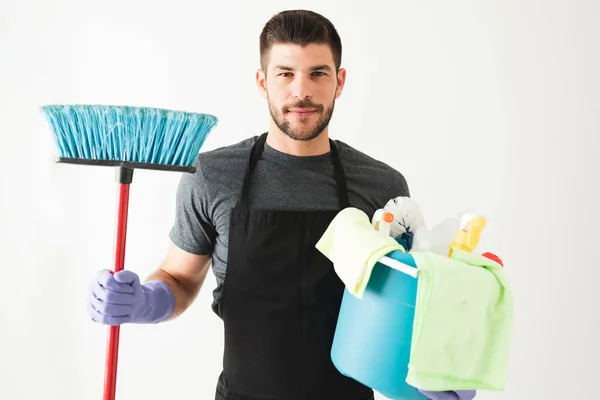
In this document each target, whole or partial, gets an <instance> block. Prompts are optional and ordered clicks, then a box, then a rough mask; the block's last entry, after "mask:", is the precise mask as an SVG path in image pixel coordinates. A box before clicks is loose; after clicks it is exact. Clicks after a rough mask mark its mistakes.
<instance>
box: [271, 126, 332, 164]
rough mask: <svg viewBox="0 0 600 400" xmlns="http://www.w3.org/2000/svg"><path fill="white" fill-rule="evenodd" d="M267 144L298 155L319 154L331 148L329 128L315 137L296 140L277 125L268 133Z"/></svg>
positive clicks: (278, 149) (283, 151)
mask: <svg viewBox="0 0 600 400" xmlns="http://www.w3.org/2000/svg"><path fill="white" fill-rule="evenodd" d="M267 144H268V145H269V146H270V147H272V148H273V149H275V150H277V151H280V152H282V153H286V154H290V155H292V156H297V157H307V156H319V155H322V154H326V153H328V152H329V151H330V150H331V147H330V145H329V134H328V130H327V128H325V130H324V131H323V132H322V133H321V134H320V135H319V136H318V137H317V138H315V139H312V140H306V141H303V140H294V139H292V138H291V137H289V136H288V135H286V134H285V133H283V132H281V131H280V130H279V129H278V128H277V127H275V128H271V129H270V130H269V133H268V134H267Z"/></svg>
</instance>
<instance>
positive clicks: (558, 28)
mask: <svg viewBox="0 0 600 400" xmlns="http://www.w3.org/2000/svg"><path fill="white" fill-rule="evenodd" d="M297 7H301V8H309V9H313V10H315V11H318V12H321V13H323V14H325V15H326V16H327V17H329V18H330V19H331V20H332V21H333V22H334V24H335V25H336V26H337V28H338V30H339V33H340V34H341V36H342V40H343V45H344V55H343V64H344V66H345V67H346V68H347V69H348V81H347V87H346V89H345V92H344V94H343V95H342V97H341V99H340V100H339V101H338V103H337V105H336V112H335V114H334V120H333V122H332V126H331V134H332V136H333V137H334V138H337V139H341V140H344V141H346V142H348V143H350V144H351V145H353V146H355V147H357V148H359V149H360V150H362V151H364V152H367V153H368V154H370V155H372V156H374V157H376V158H379V159H381V160H383V161H385V162H387V163H389V164H390V165H392V166H394V167H396V168H397V169H398V170H400V171H401V172H402V173H403V174H404V175H405V176H406V178H407V179H408V182H409V184H410V189H411V191H412V195H413V197H414V198H415V199H416V200H418V201H419V203H420V204H421V205H422V207H423V210H424V212H425V214H426V217H427V219H428V222H429V223H431V224H434V223H436V222H438V221H439V220H441V219H442V218H445V217H447V216H452V215H454V214H455V213H456V212H458V211H460V210H461V209H463V208H465V207H469V206H471V205H476V206H479V207H484V208H485V209H487V210H488V211H489V212H490V218H489V220H488V226H487V227H486V229H485V231H484V234H483V238H482V242H481V244H480V248H479V250H480V251H484V250H488V251H493V252H496V253H497V254H499V255H500V256H501V257H502V258H503V260H504V262H505V265H506V268H507V272H508V274H509V278H510V281H511V283H512V285H513V289H514V291H515V301H516V315H515V325H514V335H513V341H512V346H511V361H510V369H509V375H508V381H507V386H506V390H505V391H504V392H503V393H483V392H482V393H480V395H479V396H478V399H512V400H537V399H583V398H586V399H589V398H597V397H598V391H597V385H598V374H599V373H600V367H598V360H599V359H600V345H599V344H598V337H599V334H600V325H599V323H600V313H599V312H598V307H599V306H600V302H599V296H598V295H597V294H595V293H594V291H595V290H597V287H598V278H599V277H600V274H599V273H598V268H599V267H600V265H599V263H598V261H597V257H595V256H594V255H595V250H594V246H595V245H596V243H597V242H598V239H599V235H598V233H597V232H598V231H597V230H598V226H599V225H600V213H599V212H598V208H597V207H598V203H599V200H600V199H599V195H598V193H599V192H598V188H597V186H598V184H599V181H598V172H599V171H600V161H598V160H599V158H600V150H599V144H600V143H599V142H600V133H599V128H600V113H599V111H600V74H599V71H600V28H598V20H599V18H600V3H598V2H597V1H596V0H589V1H583V0H581V1H574V0H562V1H558V0H552V1H541V0H538V1H535V0H511V1H480V0H473V1H452V2H450V1H441V0H438V1H428V2H424V1H419V2H416V1H414V2H408V1H404V2H396V1H394V2H392V1H369V2H366V3H365V2H358V1H354V2H341V1H302V2H300V1H257V2H245V1H230V0H228V1H222V2H217V1H214V2H203V1H181V0H173V1H171V2H165V1H132V0H127V1H119V2H117V1H103V2H87V1H77V2H76V1H75V0H72V1H67V0H54V1H52V2H48V1H41V0H36V1H17V0H2V1H1V2H0V128H1V129H0V135H1V142H0V182H1V184H2V186H1V190H2V192H1V193H2V195H1V196H0V226H1V228H2V229H1V231H0V235H1V236H0V239H1V240H0V267H1V268H2V279H1V281H0V282H1V283H0V398H1V399H6V400H22V399H62V400H66V399H77V400H81V399H99V398H101V395H102V385H103V373H104V357H105V344H106V328H105V327H103V326H101V325H96V324H94V323H92V322H91V321H90V320H89V319H88V317H87V315H86V313H85V301H86V298H87V287H88V285H89V282H90V280H91V278H92V276H93V275H94V273H95V272H96V271H97V270H99V269H101V268H110V267H111V266H112V264H111V263H112V254H113V253H112V248H113V229H114V215H115V205H116V204H115V200H116V197H115V196H116V185H115V183H114V173H113V170H112V169H103V168H99V169H96V168H90V167H73V166H64V165H56V164H54V163H53V158H54V156H55V150H54V148H53V143H52V140H51V138H50V132H49V130H48V126H47V124H46V122H45V120H44V119H43V117H42V115H41V114H40V112H39V106H42V105H45V104H56V103H106V104H128V105H140V106H142V105H143V106H157V107H165V108H173V109H182V110H188V111H200V112H208V113H213V114H215V115H217V116H218V117H219V119H220V121H221V122H220V124H219V125H218V127H217V128H216V129H215V130H214V131H213V133H212V135H211V137H210V138H209V139H208V140H207V142H206V144H205V147H204V149H203V151H204V150H209V149H213V148H216V147H219V146H222V145H226V144H231V143H234V142H236V141H239V140H242V139H244V138H246V137H248V136H250V135H255V134H259V133H261V132H263V131H264V130H265V129H266V127H267V122H268V119H267V117H268V113H267V107H266V103H265V102H264V101H263V100H262V99H261V98H260V97H259V95H258V92H257V90H256V86H255V82H254V73H255V71H256V68H257V66H258V36H259V33H260V30H261V28H262V26H263V24H264V23H265V22H266V21H267V20H268V19H269V18H270V17H271V15H272V14H274V13H276V12H277V11H280V10H282V9H285V8H297ZM178 180H179V175H177V174H171V173H165V172H143V171H138V172H136V175H135V177H134V183H133V186H132V195H131V210H130V225H129V236H128V239H129V240H128V249H127V251H128V252H127V268H129V269H132V270H135V271H136V272H138V273H139V274H140V275H142V276H146V275H148V274H149V273H151V272H152V271H153V270H154V268H156V267H157V266H158V264H159V263H160V261H161V259H162V257H163V255H164V252H165V249H166V246H167V240H168V238H167V234H168V231H169V229H170V227H171V224H172V222H173V217H174V200H175V190H176V187H177V183H178ZM214 285H215V281H214V277H213V276H212V274H211V275H209V277H208V279H207V281H206V283H205V286H204V288H203V290H202V292H201V294H200V296H199V298H198V300H197V302H196V303H195V304H194V305H193V306H192V307H191V309H190V310H189V311H188V312H187V313H186V314H185V315H184V316H182V317H181V318H179V319H178V320H176V321H173V322H171V323H168V324H163V325H159V326H126V327H124V328H123V329H122V337H121V347H120V356H119V357H120V358H119V378H118V393H117V394H118V395H117V398H118V399H142V398H143V399H166V398H169V399H203V400H204V399H212V398H213V396H214V387H215V381H216V379H217V376H218V374H219V372H220V367H221V351H222V338H221V337H222V328H221V324H220V321H219V320H218V319H217V318H216V316H214V315H213V314H212V311H211V310H210V307H209V305H210V301H211V295H212V293H211V292H212V290H213V288H214Z"/></svg>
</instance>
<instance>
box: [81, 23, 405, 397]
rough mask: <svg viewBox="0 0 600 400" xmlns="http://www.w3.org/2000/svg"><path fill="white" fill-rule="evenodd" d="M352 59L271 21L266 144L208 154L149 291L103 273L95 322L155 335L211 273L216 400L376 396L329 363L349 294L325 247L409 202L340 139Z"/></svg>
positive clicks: (330, 39)
mask: <svg viewBox="0 0 600 400" xmlns="http://www.w3.org/2000/svg"><path fill="white" fill-rule="evenodd" d="M341 55H342V45H341V41H340V38H339V36H338V34H337V32H336V29H335V28H334V26H333V25H332V24H331V22H329V21H328V20H327V19H326V18H324V17H323V16H321V15H319V14H316V13H314V12H310V11H286V12H282V13H280V14H277V15H275V16H274V17H273V18H272V19H271V20H270V21H268V22H267V24H266V25H265V27H264V29H263V31H262V33H261V35H260V61H261V68H260V69H259V70H258V72H257V74H256V82H257V85H258V89H259V91H260V93H261V95H262V96H263V97H264V98H265V99H266V100H267V103H268V106H269V111H270V114H271V117H272V118H271V123H270V126H269V129H268V132H267V133H264V134H262V135H260V136H255V137H251V138H249V139H246V140H244V141H242V142H239V143H236V144H233V145H230V146H227V147H224V148H220V149H216V150H213V151H207V152H204V153H202V154H201V155H200V156H199V158H198V160H197V164H196V165H197V172H196V173H195V174H186V175H184V176H183V177H182V179H181V183H180V186H179V188H178V193H177V206H176V210H177V213H176V219H175V224H174V226H173V229H172V231H171V233H170V239H171V241H172V243H171V246H170V249H169V251H168V254H167V256H166V259H165V261H164V263H163V264H162V265H161V266H160V268H159V269H158V270H157V271H156V273H154V274H153V275H152V276H151V277H150V278H149V279H148V281H147V282H146V283H144V284H143V285H142V284H140V281H139V278H138V276H137V275H135V274H134V273H133V272H131V271H122V272H119V273H116V274H115V275H114V276H113V275H111V273H110V271H108V270H106V271H101V272H100V273H99V275H98V277H97V279H96V280H95V281H94V284H93V285H92V293H93V294H94V295H93V296H90V298H91V300H90V316H91V318H92V319H93V320H94V321H97V322H100V323H104V324H110V325H120V324H124V323H158V322H162V321H166V320H169V319H173V318H176V317H177V316H178V315H180V314H181V313H182V312H184V311H185V310H186V309H187V308H188V307H189V306H190V305H191V304H192V302H193V301H194V299H195V298H196V296H197V294H198V292H199V290H200V288H201V287H202V284H203V282H204V279H205V277H206V274H207V272H208V269H209V266H210V265H212V269H213V272H214V274H215V277H216V280H217V283H218V285H217V288H216V289H215V290H214V302H213V310H214V312H215V313H216V314H217V315H218V316H219V317H220V318H222V320H223V322H224V326H225V348H224V357H223V372H222V374H221V376H220V378H219V381H218V384H217V390H216V399H219V400H223V399H226V400H242V399H244V400H267V399H269V400H279V399H281V400H284V399H298V400H301V399H310V400H334V399H340V400H341V399H343V400H369V399H372V398H373V397H372V396H373V392H372V390H371V389H369V388H367V387H365V386H363V385H361V384H359V383H357V382H356V381H354V380H352V379H349V378H347V377H344V376H342V375H341V374H340V373H339V372H338V371H337V370H336V369H335V367H334V366H333V364H332V362H331V359H330V349H331V343H332V338H333V333H334V329H335V324H336V320H337V315H338V310H339V307H340V301H341V297H342V293H343V290H344V286H343V284H342V282H341V281H340V279H339V278H338V277H337V275H336V274H335V272H334V269H333V266H332V265H331V263H330V262H329V261H328V260H327V259H326V257H324V256H323V255H322V254H320V253H319V252H318V251H317V250H316V249H315V244H316V242H317V241H318V240H319V238H320V237H321V235H322V234H323V233H324V231H325V230H326V228H327V226H328V225H329V223H330V222H331V221H332V219H333V218H334V216H335V215H336V214H337V213H338V212H339V211H340V210H341V209H343V208H345V207H349V206H352V207H356V208H359V209H361V210H363V211H365V212H366V213H367V215H369V216H370V215H372V214H373V213H374V211H375V210H376V209H377V208H380V207H382V206H383V205H384V204H385V203H386V202H387V201H388V200H389V199H391V198H393V197H397V196H408V195H409V190H408V187H407V184H406V180H405V179H404V177H403V176H402V174H400V173H399V172H397V171H395V170H394V169H392V168H390V167H389V166H387V165H386V164H384V163H382V162H380V161H377V160H374V159H373V158H371V157H369V156H367V155H365V154H363V153H361V152H359V151H357V150H355V149H354V148H352V147H350V146H349V145H347V144H345V143H343V142H341V141H337V140H331V139H330V138H329V130H328V126H329V121H330V119H331V117H332V114H333V109H334V104H335V100H336V99H338V98H339V96H340V95H341V94H342V89H343V87H344V83H345V80H346V71H345V70H344V69H343V68H341V66H340V65H341V59H342V57H341Z"/></svg>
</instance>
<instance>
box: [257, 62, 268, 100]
mask: <svg viewBox="0 0 600 400" xmlns="http://www.w3.org/2000/svg"><path fill="white" fill-rule="evenodd" d="M256 86H257V87H258V91H259V92H260V95H261V96H262V97H263V98H265V99H266V98H267V76H266V74H265V72H264V71H263V70H262V69H259V70H257V71H256Z"/></svg>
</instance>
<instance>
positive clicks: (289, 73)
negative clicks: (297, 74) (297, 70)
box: [279, 72, 292, 77]
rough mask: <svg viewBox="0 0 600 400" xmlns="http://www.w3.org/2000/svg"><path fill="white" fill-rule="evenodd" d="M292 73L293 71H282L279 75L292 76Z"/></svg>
mask: <svg viewBox="0 0 600 400" xmlns="http://www.w3.org/2000/svg"><path fill="white" fill-rule="evenodd" d="M291 75H292V73H291V72H284V73H282V74H279V76H286V77H287V76H291Z"/></svg>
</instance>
